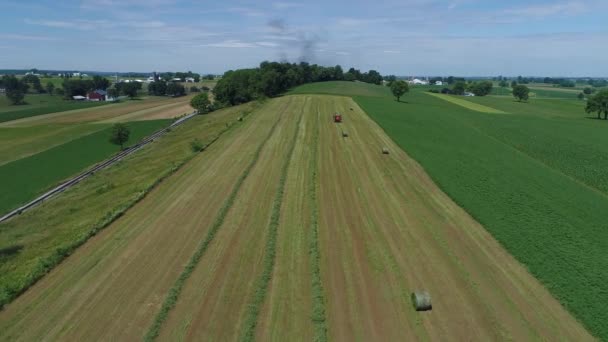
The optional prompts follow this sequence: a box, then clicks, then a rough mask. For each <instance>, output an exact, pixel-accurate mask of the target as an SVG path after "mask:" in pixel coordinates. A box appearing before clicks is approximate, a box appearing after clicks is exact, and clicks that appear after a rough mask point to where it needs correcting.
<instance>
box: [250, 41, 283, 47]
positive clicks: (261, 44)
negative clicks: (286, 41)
mask: <svg viewBox="0 0 608 342" xmlns="http://www.w3.org/2000/svg"><path fill="white" fill-rule="evenodd" d="M256 45H259V46H264V47H277V46H279V44H277V43H273V42H256Z"/></svg>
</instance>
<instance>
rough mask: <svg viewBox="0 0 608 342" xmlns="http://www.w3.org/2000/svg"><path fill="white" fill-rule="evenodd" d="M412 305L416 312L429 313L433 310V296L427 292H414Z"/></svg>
mask: <svg viewBox="0 0 608 342" xmlns="http://www.w3.org/2000/svg"><path fill="white" fill-rule="evenodd" d="M412 304H413V305H414V308H415V309H416V311H428V310H432V309H433V305H432V304H431V295H430V294H429V293H428V292H426V291H415V292H412Z"/></svg>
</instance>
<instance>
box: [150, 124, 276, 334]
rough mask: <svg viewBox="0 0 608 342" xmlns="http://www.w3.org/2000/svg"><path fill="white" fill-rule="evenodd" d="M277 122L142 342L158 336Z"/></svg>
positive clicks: (180, 276) (169, 294)
mask: <svg viewBox="0 0 608 342" xmlns="http://www.w3.org/2000/svg"><path fill="white" fill-rule="evenodd" d="M279 122H280V120H276V121H275V123H274V125H273V126H272V128H271V129H270V132H269V133H268V136H266V138H265V139H264V141H262V143H261V144H260V146H258V148H257V150H256V151H255V154H254V156H253V159H252V160H251V162H250V163H249V165H247V168H246V169H245V170H244V171H243V173H242V174H241V176H240V177H239V178H238V179H237V181H236V183H235V185H234V187H233V188H232V191H231V192H230V195H228V198H227V199H226V201H224V204H223V205H222V207H221V208H220V210H219V212H218V215H217V216H216V217H215V220H214V221H213V224H212V226H211V228H210V229H209V233H207V236H206V237H205V239H204V240H203V241H202V242H201V244H200V245H198V247H197V249H196V251H195V252H194V254H193V255H192V257H190V260H189V261H188V264H187V265H186V267H185V268H184V270H183V271H182V273H181V274H180V275H179V277H178V278H177V280H176V281H175V284H173V286H172V287H171V289H169V292H168V293H167V297H165V300H164V302H163V305H162V307H161V308H160V311H159V312H158V313H157V314H156V317H154V322H152V325H151V326H150V328H149V329H148V331H147V332H146V335H145V336H144V341H154V340H155V339H156V338H157V337H158V335H159V334H160V328H161V327H162V324H163V323H164V322H165V320H166V319H167V317H168V316H169V312H170V311H171V309H173V308H174V307H175V303H176V302H177V299H178V298H179V295H180V293H181V292H182V289H183V288H184V285H185V283H186V280H188V278H190V276H191V275H192V272H194V269H195V267H196V265H197V264H198V262H199V261H200V260H201V258H202V256H203V255H204V254H205V252H206V251H207V248H208V247H209V244H210V243H211V241H213V238H214V237H215V235H216V234H217V232H218V231H219V229H220V227H221V226H222V224H224V219H225V218H226V215H227V214H228V211H229V210H230V208H232V205H233V204H234V201H235V199H236V195H237V194H238V192H239V190H240V189H241V186H242V185H243V183H244V182H245V179H247V176H249V173H250V172H251V170H252V169H253V167H254V166H255V164H256V163H257V161H258V159H259V157H260V154H261V153H262V149H263V148H264V146H265V145H266V142H267V141H268V140H270V137H271V136H272V134H273V133H274V131H275V129H276V127H277V125H278V123H279Z"/></svg>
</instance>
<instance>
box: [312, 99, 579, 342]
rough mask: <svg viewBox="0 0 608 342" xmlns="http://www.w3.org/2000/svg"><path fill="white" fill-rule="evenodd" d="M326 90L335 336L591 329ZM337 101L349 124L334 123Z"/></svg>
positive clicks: (324, 208)
mask: <svg viewBox="0 0 608 342" xmlns="http://www.w3.org/2000/svg"><path fill="white" fill-rule="evenodd" d="M320 101H321V102H322V103H321V105H320V106H321V108H322V112H323V113H327V118H326V120H321V124H320V125H321V135H320V146H321V150H320V154H319V155H320V160H319V165H320V170H319V175H320V180H319V182H320V195H319V196H320V197H319V211H320V227H319V230H320V232H321V235H320V237H321V242H322V252H323V253H324V254H323V255H322V257H323V262H322V271H323V275H324V277H323V279H324V283H325V287H326V289H327V302H328V303H327V305H328V319H329V333H330V336H331V338H332V339H333V340H337V341H353V340H364V341H366V340H384V341H392V340H404V339H405V340H425V339H429V340H471V339H475V340H503V339H513V340H530V339H546V340H559V339H567V340H577V341H581V340H589V339H590V336H589V335H588V333H587V332H586V331H585V330H584V329H583V328H582V327H581V325H580V324H578V323H577V322H576V321H575V320H574V319H573V318H572V317H571V316H570V315H569V314H568V313H567V312H566V311H565V310H564V309H563V308H562V307H561V306H560V305H559V303H558V302H557V301H556V300H555V299H553V298H552V297H551V296H550V295H549V292H548V291H547V290H546V289H544V288H543V287H542V286H541V285H540V284H539V282H538V281H536V280H535V279H534V278H533V277H532V276H531V275H530V274H529V273H527V272H526V270H525V269H524V268H523V267H522V266H521V265H519V264H518V263H517V262H516V261H515V260H514V259H513V258H512V257H511V256H510V255H508V254H507V253H506V252H505V251H504V250H503V249H502V248H501V247H500V246H499V245H498V243H497V242H496V241H495V240H494V239H493V238H492V237H491V236H490V235H489V234H488V233H487V232H486V231H485V230H484V229H483V227H482V226H481V225H479V224H478V223H477V222H475V221H474V220H473V219H472V218H471V217H470V216H469V215H467V214H466V212H464V210H462V209H461V208H459V207H458V206H457V205H456V204H455V203H453V202H452V201H451V200H450V199H449V198H448V197H447V196H446V195H445V194H443V193H442V192H441V191H440V190H439V189H438V188H437V186H436V185H435V184H433V182H432V181H431V180H430V178H429V177H428V176H427V175H426V174H425V173H424V170H422V168H421V167H420V166H419V165H418V164H417V163H416V162H415V161H413V160H412V159H410V158H409V157H408V156H407V155H406V153H405V152H403V151H401V150H399V148H398V147H397V146H396V145H395V144H394V143H393V142H392V141H391V140H390V139H389V138H388V137H387V136H386V135H385V134H384V132H383V131H382V130H381V129H380V128H379V127H378V126H377V125H376V124H375V123H374V122H373V121H372V120H371V119H369V118H368V117H367V116H366V115H365V114H364V113H362V111H361V110H360V109H359V108H358V107H357V106H356V104H355V103H354V102H353V101H352V100H350V99H347V98H329V97H325V98H322V99H320ZM350 108H353V110H350ZM336 110H337V111H340V112H342V113H345V121H344V123H343V124H341V125H337V124H334V123H331V119H330V117H329V114H331V113H332V112H334V111H336ZM340 129H343V130H346V131H347V132H348V133H349V135H350V136H349V137H348V138H342V137H341V136H340ZM384 146H386V147H388V149H389V151H390V154H389V155H384V154H382V153H381V148H382V147H384ZM416 289H425V290H428V291H429V292H430V293H431V295H432V297H433V310H432V311H430V312H424V313H418V312H415V311H414V310H413V308H412V305H411V302H410V298H409V295H410V292H411V291H413V290H416Z"/></svg>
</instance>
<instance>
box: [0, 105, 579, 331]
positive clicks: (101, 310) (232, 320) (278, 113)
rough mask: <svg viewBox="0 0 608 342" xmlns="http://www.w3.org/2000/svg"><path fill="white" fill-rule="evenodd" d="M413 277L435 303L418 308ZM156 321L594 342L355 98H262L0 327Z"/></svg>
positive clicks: (129, 325) (132, 326)
mask: <svg viewBox="0 0 608 342" xmlns="http://www.w3.org/2000/svg"><path fill="white" fill-rule="evenodd" d="M420 95H421V96H423V97H425V98H432V97H430V96H427V95H425V94H420ZM375 99H376V100H378V101H380V100H383V99H382V98H380V97H377V98H375ZM437 101H439V102H445V101H442V100H439V99H437ZM367 105H368V106H371V105H370V104H369V103H367ZM397 105H398V106H404V105H408V104H397ZM444 105H449V106H453V105H452V104H449V103H447V102H445V104H444ZM370 108H371V109H374V108H373V106H371V107H370ZM455 108H459V107H455ZM462 110H464V109H462ZM335 111H338V112H341V113H343V114H344V115H345V121H344V123H343V124H335V123H333V122H332V120H331V114H332V113H333V112H335ZM389 114H390V113H389ZM480 115H486V116H487V114H480ZM343 131H346V132H348V134H349V136H348V137H343V136H342V132H343ZM389 133H391V132H390V131H389ZM397 140H398V139H397ZM398 141H399V140H398ZM260 146H262V147H260ZM382 147H387V148H388V149H389V151H390V154H388V155H385V154H382V153H381V148H382ZM151 150H152V149H150V151H151ZM257 151H259V152H257ZM231 197H233V200H231ZM32 214H33V213H32ZM19 219H25V217H24V218H19ZM218 222H219V223H218ZM2 228H3V227H2V226H0V229H2ZM490 231H491V230H490ZM1 232H2V230H0V233H1ZM207 241H208V242H207ZM197 255H198V256H197ZM184 274H185V275H186V277H183V275H184ZM182 279H183V280H182ZM176 286H177V287H178V288H179V291H178V292H174V290H175V289H176ZM417 289H425V290H428V291H430V293H431V294H432V296H433V310H432V311H430V312H425V313H419V312H416V311H415V310H414V308H413V307H412V304H411V301H410V293H411V291H414V290H417ZM173 294H175V296H174V297H173ZM163 303H171V305H170V307H168V308H169V310H167V312H168V314H167V315H166V317H163V318H162V319H160V320H159V319H157V320H156V321H155V317H156V318H158V317H159V316H157V315H159V312H160V313H162V311H161V307H162V305H163ZM154 329H156V333H157V334H158V339H159V340H242V341H247V340H253V339H254V338H257V339H259V340H292V339H302V340H310V339H315V340H319V341H323V340H326V339H328V340H337V341H353V340H403V339H407V340H420V339H423V340H424V339H428V340H446V339H453V340H468V339H471V338H474V339H479V340H502V339H512V340H530V339H539V340H540V339H544V340H558V339H566V340H577V341H582V340H591V336H590V335H589V334H588V333H587V332H586V331H585V330H584V328H583V327H582V326H581V325H580V324H579V323H578V322H577V321H576V320H575V319H573V318H572V316H570V314H569V313H568V312H567V311H566V310H565V309H564V308H563V307H562V306H561V305H560V304H559V302H558V301H557V300H555V299H554V298H553V297H552V296H551V295H550V293H549V292H548V291H547V289H545V288H544V287H543V286H542V285H541V284H540V282H538V281H537V280H536V279H534V278H533V277H532V275H531V274H529V273H528V272H527V270H526V269H525V268H524V267H523V266H522V265H520V264H519V263H518V262H517V261H516V260H515V259H514V258H513V257H511V256H510V255H509V254H508V253H507V252H506V251H505V250H504V249H503V248H502V247H501V246H500V244H499V243H498V242H497V241H496V240H495V239H494V238H493V237H492V236H491V235H490V234H489V233H488V232H487V231H486V230H485V229H484V227H482V226H481V225H480V224H479V223H478V222H476V221H475V220H474V219H473V218H472V217H471V216H469V215H468V214H467V213H466V212H465V211H464V210H463V209H462V208H460V207H458V205H456V204H455V203H454V202H453V201H452V200H451V199H450V198H449V197H447V195H446V194H444V193H443V192H441V190H440V189H439V188H438V187H437V186H436V185H435V184H434V183H433V181H431V179H430V178H429V177H428V176H427V175H426V173H425V171H424V170H423V169H422V167H420V166H419V165H418V163H416V162H415V161H414V160H413V159H411V158H410V157H409V156H408V155H407V154H406V153H405V152H403V151H402V150H400V149H399V147H398V145H396V144H395V143H394V142H393V141H392V140H391V139H390V138H389V137H388V136H387V135H386V134H385V133H384V131H383V130H382V129H381V128H380V127H379V126H378V125H376V124H375V123H374V122H373V121H372V120H371V119H370V118H369V117H368V116H367V115H366V114H365V113H364V112H363V111H362V110H361V109H360V108H359V107H358V105H357V104H356V103H355V102H354V101H353V100H352V99H350V98H348V97H337V96H319V95H316V96H312V95H298V96H285V97H281V98H278V99H274V100H270V101H269V102H268V103H267V104H266V105H264V106H263V107H261V108H259V109H258V110H256V111H255V112H254V113H253V114H251V117H250V118H249V119H247V120H246V121H245V123H244V124H243V125H242V126H241V125H239V126H237V127H236V128H235V129H233V130H230V131H229V132H228V133H226V134H224V135H223V136H222V137H221V138H220V139H219V140H218V141H217V142H216V143H215V144H214V145H212V146H211V147H210V148H209V149H208V150H206V151H205V152H204V153H203V154H202V155H201V156H198V157H196V158H194V159H192V160H191V161H190V162H189V163H187V164H186V165H185V166H184V167H183V168H182V169H180V170H179V171H178V172H177V173H176V174H174V175H173V176H171V177H169V178H168V179H166V180H165V181H164V182H163V183H161V185H159V186H158V187H157V188H156V189H155V190H152V192H151V193H150V194H149V195H148V196H146V197H145V198H144V199H143V200H142V201H141V202H139V203H138V204H137V205H135V206H134V207H133V208H132V209H130V210H129V211H127V212H126V214H124V215H123V216H122V217H120V218H119V219H118V220H117V221H115V222H114V223H113V224H111V225H110V226H109V227H107V228H106V229H105V230H103V231H102V232H101V233H100V234H98V235H97V236H96V237H94V238H93V239H91V240H90V241H89V242H88V243H86V244H85V245H84V246H83V247H81V248H79V249H78V250H76V251H75V252H74V255H72V256H70V257H69V258H67V259H66V260H65V261H64V262H63V263H61V264H60V265H59V266H58V267H57V268H56V269H54V270H53V271H51V272H50V273H49V274H48V275H47V276H46V277H44V278H43V279H42V280H41V281H39V282H38V283H37V284H36V285H34V286H33V287H32V288H31V289H30V290H29V291H27V292H26V293H24V294H23V295H22V296H21V297H19V298H18V299H16V300H15V301H14V302H13V303H12V304H10V305H8V306H7V307H6V309H5V310H3V311H1V312H0V339H10V340H14V339H40V338H43V337H44V338H47V339H67V340H89V339H108V340H136V339H141V338H142V337H144V336H145V334H146V333H148V332H150V331H152V330H154ZM156 333H155V334H152V335H148V337H150V339H153V337H155V335H156Z"/></svg>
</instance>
